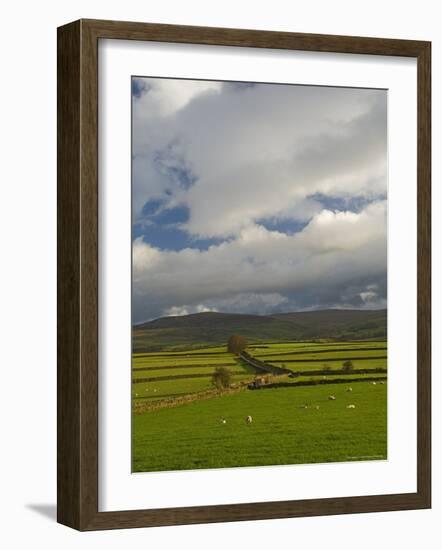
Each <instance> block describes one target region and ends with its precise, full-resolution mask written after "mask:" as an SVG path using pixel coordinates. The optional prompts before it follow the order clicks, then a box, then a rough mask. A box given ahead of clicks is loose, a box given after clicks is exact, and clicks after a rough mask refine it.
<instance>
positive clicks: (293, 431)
mask: <svg viewBox="0 0 442 550" xmlns="http://www.w3.org/2000/svg"><path fill="white" fill-rule="evenodd" d="M386 348H387V345H386V342H385V340H380V341H369V342H368V341H354V342H305V341H304V342H298V341H295V342H262V343H259V344H255V345H250V346H249V347H248V348H247V351H248V353H249V354H250V355H251V356H252V357H253V358H256V359H259V360H260V361H261V362H265V365H267V366H280V367H284V368H285V369H287V370H288V371H289V372H287V373H286V374H283V375H266V376H267V380H266V383H267V385H269V384H270V385H272V386H275V385H276V386H277V387H272V388H265V387H264V388H261V389H259V390H250V389H248V387H247V385H248V384H249V383H250V382H252V381H253V380H254V379H256V378H260V377H262V376H263V372H262V371H260V370H258V369H257V368H256V367H255V366H254V365H251V364H248V363H247V362H245V361H244V360H242V358H240V357H238V356H236V355H234V354H231V353H228V352H227V350H226V347H225V346H206V347H200V348H198V349H187V350H180V351H170V350H167V351H157V350H156V351H152V352H138V353H134V354H133V358H132V398H133V403H134V406H136V408H134V414H133V470H134V471H137V472H138V471H158V470H182V469H193V468H220V467H235V466H256V465H270V464H298V463H317V462H333V461H347V460H362V459H366V460H370V459H373V460H375V459H381V458H382V459H384V458H386V445H387V435H386V422H387V412H386V406H387V391H386V388H387V384H386V378H387V349H386ZM348 360H351V362H352V367H351V369H350V370H348V371H345V370H343V363H344V361H348ZM217 366H224V367H226V368H228V369H229V371H230V372H231V374H232V378H231V384H232V385H234V386H236V388H237V389H236V390H235V391H236V392H237V393H235V394H233V395H232V394H228V395H226V394H224V393H222V392H221V393H219V392H217V391H216V390H215V388H214V386H213V384H212V375H213V372H214V370H215V368H216V367H217ZM353 371H354V372H353ZM290 373H292V374H290ZM264 374H265V373H264ZM365 380H366V381H365ZM376 381H377V383H376ZM304 384H308V385H304ZM278 385H279V387H278ZM349 387H351V388H352V391H351V392H349V391H347V389H348V388H349ZM208 390H211V391H210V392H209V394H208V393H207V391H208ZM329 395H334V396H335V397H336V400H333V401H332V400H329V399H328V396H329ZM348 404H353V405H354V406H355V407H354V408H350V409H347V408H346V406H347V405H348ZM248 415H251V416H252V417H253V422H252V424H251V425H250V426H249V425H247V424H246V422H245V417H246V416H248ZM222 418H224V419H225V421H226V422H225V423H223V422H222V421H221V419H222Z"/></svg>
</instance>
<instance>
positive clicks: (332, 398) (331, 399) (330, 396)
mask: <svg viewBox="0 0 442 550" xmlns="http://www.w3.org/2000/svg"><path fill="white" fill-rule="evenodd" d="M328 398H329V400H330V401H335V400H336V396H335V395H329V396H328Z"/></svg>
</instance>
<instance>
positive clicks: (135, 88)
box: [132, 78, 150, 99]
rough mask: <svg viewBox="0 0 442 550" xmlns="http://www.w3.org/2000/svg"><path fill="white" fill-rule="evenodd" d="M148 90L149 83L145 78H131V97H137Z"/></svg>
mask: <svg viewBox="0 0 442 550" xmlns="http://www.w3.org/2000/svg"><path fill="white" fill-rule="evenodd" d="M149 90H150V85H149V84H148V82H147V81H146V80H145V79H142V78H132V97H135V98H137V99H139V98H140V97H141V96H142V95H143V94H146V93H147V92H148V91H149Z"/></svg>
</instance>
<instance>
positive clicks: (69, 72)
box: [57, 20, 431, 531]
mask: <svg viewBox="0 0 442 550" xmlns="http://www.w3.org/2000/svg"><path fill="white" fill-rule="evenodd" d="M104 38H105V39H123V40H141V41H161V42H174V43H188V44H189V43H193V44H208V45H223V46H236V47H244V46H245V47H252V48H274V49H281V50H284V49H289V50H290V49H292V50H304V51H315V52H334V53H354V54H372V55H381V56H382V55H388V56H405V57H414V58H416V59H417V71H418V90H417V92H418V106H417V113H418V121H417V122H418V143H417V155H418V156H417V158H418V169H417V181H418V197H417V208H418V250H417V258H418V289H417V290H418V309H417V311H418V319H417V322H418V325H417V327H418V328H417V342H418V350H417V353H418V357H417V365H418V378H417V411H418V414H417V434H416V436H417V448H418V456H417V492H416V493H407V494H385V495H373V496H355V497H345V498H323V499H314V500H291V501H278V502H254V503H246V504H233V505H216V506H194V507H185V508H166V509H147V510H135V511H115V512H99V511H98V160H97V159H98V124H97V112H98V41H99V40H100V39H104ZM430 71H431V43H429V42H422V41H408V40H392V39H382V38H361V37H348V36H329V35H314V34H299V33H285V32H269V31H257V30H242V29H241V30H239V29H225V28H206V27H190V26H176V25H160V24H147V23H132V22H119V21H98V20H79V21H75V22H73V23H70V24H67V25H65V26H63V27H60V28H59V29H58V224H57V226H58V407H57V408H58V410H57V413H58V457H57V468H58V490H57V493H58V494H57V497H58V508H57V509H58V521H59V522H60V523H63V524H65V525H68V526H70V527H73V528H75V529H79V530H82V531H86V530H96V529H113V528H129V527H148V526H159V525H177V524H190V523H208V522H224V521H242V520H252V519H271V518H283V517H298V516H316V515H330V514H347V513H361V512H376V511H389V510H409V509H419V508H429V507H430V506H431V447H430V444H431V419H430V415H431V403H430V398H431V372H430V359H431V356H430V345H431V325H430V323H431V309H430V308H431V280H430V276H431V275H430V244H431V242H430V223H431V220H430V200H431V195H430V193H431V189H430V185H431V173H430V170H431V143H430V142H431V80H430Z"/></svg>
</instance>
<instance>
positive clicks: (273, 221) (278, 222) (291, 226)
mask: <svg viewBox="0 0 442 550" xmlns="http://www.w3.org/2000/svg"><path fill="white" fill-rule="evenodd" d="M309 221H310V220H307V221H298V220H295V219H293V218H285V219H277V218H268V219H263V220H258V221H257V223H258V224H259V225H262V226H263V227H265V228H266V229H267V230H268V231H278V232H279V233H285V234H286V235H294V234H295V233H299V232H300V231H302V230H303V229H304V227H305V226H306V225H308V223H309Z"/></svg>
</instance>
